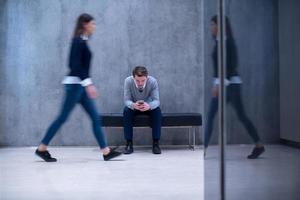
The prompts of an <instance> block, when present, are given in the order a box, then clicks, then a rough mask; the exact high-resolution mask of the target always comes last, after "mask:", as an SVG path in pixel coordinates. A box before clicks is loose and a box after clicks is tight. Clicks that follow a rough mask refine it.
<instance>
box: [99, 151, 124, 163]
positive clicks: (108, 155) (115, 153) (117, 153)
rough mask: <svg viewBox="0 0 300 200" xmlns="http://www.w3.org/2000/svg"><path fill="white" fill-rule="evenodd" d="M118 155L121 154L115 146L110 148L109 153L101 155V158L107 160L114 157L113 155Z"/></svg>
mask: <svg viewBox="0 0 300 200" xmlns="http://www.w3.org/2000/svg"><path fill="white" fill-rule="evenodd" d="M120 155H122V153H121V152H119V151H117V150H116V148H110V151H109V153H108V154H106V155H103V159H104V160H105V161H108V160H111V159H113V158H115V157H118V156H120Z"/></svg>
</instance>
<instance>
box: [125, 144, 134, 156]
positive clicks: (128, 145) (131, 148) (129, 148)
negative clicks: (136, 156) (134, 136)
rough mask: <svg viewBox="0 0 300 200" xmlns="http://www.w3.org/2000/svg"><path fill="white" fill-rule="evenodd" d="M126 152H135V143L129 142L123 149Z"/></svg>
mask: <svg viewBox="0 0 300 200" xmlns="http://www.w3.org/2000/svg"><path fill="white" fill-rule="evenodd" d="M123 153H124V154H132V153H133V145H132V142H127V144H126V147H125V148H124V151H123Z"/></svg>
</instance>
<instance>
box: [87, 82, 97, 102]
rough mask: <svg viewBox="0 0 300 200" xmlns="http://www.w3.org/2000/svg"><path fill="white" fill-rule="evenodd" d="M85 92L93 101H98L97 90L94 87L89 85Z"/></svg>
mask: <svg viewBox="0 0 300 200" xmlns="http://www.w3.org/2000/svg"><path fill="white" fill-rule="evenodd" d="M85 90H86V92H87V94H88V96H89V97H90V98H91V99H96V98H97V89H96V87H95V86H94V85H88V86H86V87H85Z"/></svg>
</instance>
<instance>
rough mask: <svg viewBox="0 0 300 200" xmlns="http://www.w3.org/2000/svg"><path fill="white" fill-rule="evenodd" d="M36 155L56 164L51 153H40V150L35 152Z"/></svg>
mask: <svg viewBox="0 0 300 200" xmlns="http://www.w3.org/2000/svg"><path fill="white" fill-rule="evenodd" d="M35 154H36V155H37V156H39V157H40V158H42V159H43V160H44V161H46V162H56V161H57V160H56V158H52V157H51V155H50V153H49V151H39V150H38V149H37V150H35Z"/></svg>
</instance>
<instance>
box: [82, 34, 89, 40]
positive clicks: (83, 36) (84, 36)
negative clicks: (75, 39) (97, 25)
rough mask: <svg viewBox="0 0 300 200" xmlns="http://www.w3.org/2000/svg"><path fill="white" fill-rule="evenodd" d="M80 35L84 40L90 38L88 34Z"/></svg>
mask: <svg viewBox="0 0 300 200" xmlns="http://www.w3.org/2000/svg"><path fill="white" fill-rule="evenodd" d="M80 37H81V39H83V40H89V37H88V36H86V35H81V36H80Z"/></svg>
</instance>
